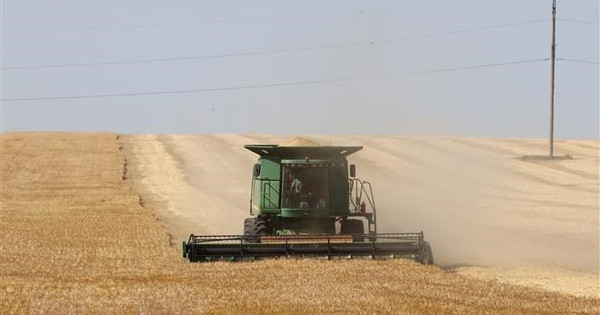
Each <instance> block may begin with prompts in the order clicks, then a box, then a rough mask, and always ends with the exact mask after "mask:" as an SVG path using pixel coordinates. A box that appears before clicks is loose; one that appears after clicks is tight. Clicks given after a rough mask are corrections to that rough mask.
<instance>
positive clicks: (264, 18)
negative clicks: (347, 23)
mask: <svg viewBox="0 0 600 315" xmlns="http://www.w3.org/2000/svg"><path fill="white" fill-rule="evenodd" d="M460 2H473V0H467V1H444V2H433V3H428V4H416V5H404V6H396V7H389V8H380V9H356V10H343V11H330V12H322V13H307V14H291V15H273V16H262V17H246V18H234V19H215V20H203V21H195V22H189V23H163V24H129V25H103V26H83V27H70V28H56V29H29V30H27V29H24V30H8V31H4V32H2V33H4V34H26V33H48V32H69V31H95V30H112V29H126V28H129V29H132V28H156V27H177V26H194V25H204V24H213V23H238V22H258V21H270V20H283V19H297V18H315V17H327V16H334V15H348V14H366V13H371V12H384V11H398V10H406V9H418V8H428V7H436V6H444V5H450V4H454V3H460Z"/></svg>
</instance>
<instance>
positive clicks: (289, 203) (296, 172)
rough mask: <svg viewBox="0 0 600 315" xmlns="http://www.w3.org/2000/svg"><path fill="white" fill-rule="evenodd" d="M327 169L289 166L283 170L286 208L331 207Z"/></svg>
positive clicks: (310, 166) (283, 201)
mask: <svg viewBox="0 0 600 315" xmlns="http://www.w3.org/2000/svg"><path fill="white" fill-rule="evenodd" d="M327 174H328V172H327V168H326V167H323V166H322V165H315V164H311V165H299V164H295V165H293V166H292V165H287V166H284V168H283V178H284V180H283V193H282V203H283V207H284V208H301V209H325V208H327V206H328V205H329V181H328V179H329V178H328V176H327Z"/></svg>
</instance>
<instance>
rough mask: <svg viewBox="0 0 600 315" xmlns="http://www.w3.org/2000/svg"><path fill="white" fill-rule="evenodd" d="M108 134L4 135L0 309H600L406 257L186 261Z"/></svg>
mask: <svg viewBox="0 0 600 315" xmlns="http://www.w3.org/2000/svg"><path fill="white" fill-rule="evenodd" d="M115 138H116V136H115V135H114V134H109V133H105V134H74V133H10V134H3V135H2V195H1V201H2V213H1V219H2V220H1V233H0V238H1V245H0V246H1V247H0V249H1V253H2V256H1V259H0V266H1V276H2V283H1V286H0V312H1V313H3V314H6V313H26V312H29V313H89V312H94V313H96V312H97V313H116V312H118V313H275V312H280V313H363V314H372V313H394V314H399V313H410V314H414V313H460V314H463V313H477V314H484V313H506V314H515V313H531V314H534V313H535V314H540V313H597V312H600V305H599V302H598V300H596V299H586V298H577V297H572V296H566V295H560V294H556V293H548V292H545V291H541V290H534V289H528V288H524V287H516V286H509V285H505V284H500V283H496V282H490V281H482V280H472V279H469V278H465V277H462V276H459V275H455V274H449V273H445V272H443V271H441V270H439V269H437V268H436V267H425V266H420V265H417V264H415V263H412V262H407V261H384V262H379V261H331V262H329V261H312V260H274V261H264V262H255V263H212V264H196V265H188V264H186V263H184V262H183V261H182V260H181V259H180V258H179V254H178V253H177V251H176V250H175V249H173V248H172V247H170V246H169V243H168V237H167V235H166V234H165V232H164V229H163V228H162V226H161V224H160V223H159V222H157V220H156V219H155V216H154V215H153V213H152V212H150V211H148V210H146V209H144V208H142V207H141V206H140V205H139V198H138V196H137V195H136V194H135V193H134V192H133V191H132V190H131V189H130V188H129V187H128V186H127V185H126V184H125V183H124V182H123V181H122V177H123V176H122V175H123V163H124V160H123V156H122V155H121V154H120V152H119V150H118V145H117V142H116V141H115Z"/></svg>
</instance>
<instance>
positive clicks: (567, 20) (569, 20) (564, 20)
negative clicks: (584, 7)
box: [557, 19, 600, 26]
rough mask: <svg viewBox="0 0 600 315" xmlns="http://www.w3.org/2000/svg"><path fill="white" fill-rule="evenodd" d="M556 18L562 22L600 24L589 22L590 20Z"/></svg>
mask: <svg viewBox="0 0 600 315" xmlns="http://www.w3.org/2000/svg"><path fill="white" fill-rule="evenodd" d="M557 20H558V21H562V22H570V23H577V24H586V25H595V26H598V25H600V24H598V22H590V21H583V20H575V19H557Z"/></svg>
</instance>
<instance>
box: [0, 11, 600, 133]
mask: <svg viewBox="0 0 600 315" xmlns="http://www.w3.org/2000/svg"><path fill="white" fill-rule="evenodd" d="M550 10H551V1H546V0H532V1H526V2H524V1H515V0H510V1H501V0H490V1H445V2H443V1H437V2H436V1H378V2H376V3H373V2H369V1H328V2H327V3H322V2H320V1H302V2H284V3H282V2H280V1H258V2H253V3H252V5H250V4H248V3H246V2H243V1H219V2H218V3H214V2H212V1H182V2H178V3H177V5H174V4H172V3H164V2H162V1H105V2H102V3H87V2H86V3H80V2H77V1H54V2H52V3H42V4H40V3H39V2H35V1H28V0H21V1H16V0H15V1H3V4H2V60H1V65H0V67H1V70H2V81H1V87H2V91H1V93H2V95H1V97H0V99H1V102H2V131H3V132H7V131H16V130H107V131H116V132H121V133H223V132H227V133H244V132H264V133H278V134H297V133H301V134H317V133H335V134H390V135H409V134H444V135H460V136H490V137H496V136H501V137H537V138H545V137H546V136H547V121H548V106H549V87H550V83H549V72H550V68H549V63H548V62H547V60H548V58H549V56H550V35H551V33H550V31H551V29H550V12H551V11H550ZM557 16H558V23H557V61H558V63H557V71H556V78H557V81H556V114H555V115H556V116H555V117H556V124H555V128H556V137H557V138H559V139H560V138H598V137H599V136H598V130H599V123H598V119H599V118H598V116H599V109H598V83H599V82H598V2H597V1H594V0H578V1H560V0H559V1H558V8H557ZM134 96H135V97H134Z"/></svg>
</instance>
